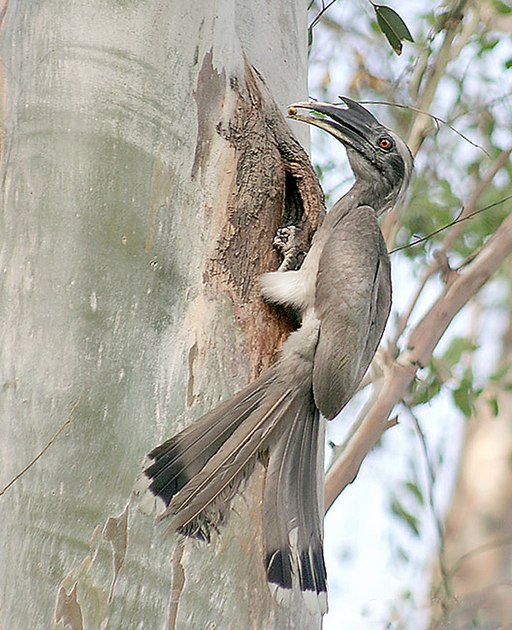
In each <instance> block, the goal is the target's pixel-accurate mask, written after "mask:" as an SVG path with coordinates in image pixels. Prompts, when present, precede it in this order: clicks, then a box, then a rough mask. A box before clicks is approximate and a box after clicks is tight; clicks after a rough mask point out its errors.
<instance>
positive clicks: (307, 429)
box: [264, 397, 327, 613]
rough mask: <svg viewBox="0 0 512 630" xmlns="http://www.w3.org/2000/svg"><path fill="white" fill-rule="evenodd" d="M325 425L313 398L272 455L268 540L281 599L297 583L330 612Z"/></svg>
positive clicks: (314, 605)
mask: <svg viewBox="0 0 512 630" xmlns="http://www.w3.org/2000/svg"><path fill="white" fill-rule="evenodd" d="M321 422H322V420H321V419H320V417H319V412H318V409H317V408H316V406H315V404H314V402H313V400H312V397H311V399H310V400H309V401H305V402H304V404H303V405H302V406H301V407H300V408H299V409H297V412H296V414H295V417H294V418H293V424H292V425H291V427H290V430H289V431H286V432H285V433H284V435H283V436H282V437H281V438H280V440H279V443H278V444H277V445H276V447H275V448H274V449H273V450H272V451H271V455H270V461H269V466H268V472H267V479H266V485H265V497H264V510H265V516H264V519H265V523H266V524H268V526H266V527H265V529H264V538H265V550H266V563H267V576H268V581H269V582H270V584H271V585H273V587H274V589H275V592H276V596H277V598H278V599H280V594H282V593H283V590H282V589H285V590H288V589H291V588H293V584H294V580H295V579H296V581H297V582H298V586H299V588H300V590H301V591H302V592H303V593H304V594H305V596H306V602H307V603H308V606H309V607H310V608H311V609H312V610H317V611H318V610H319V611H320V612H321V613H325V612H326V611H327V575H326V571H325V563H324V556H323V526H322V519H321V517H320V502H319V494H318V483H319V480H318V475H317V465H318V464H317V462H318V453H319V449H320V448H321V444H320V439H321V438H323V431H322V425H321ZM322 452H323V450H322ZM294 576H296V578H295V577H294Z"/></svg>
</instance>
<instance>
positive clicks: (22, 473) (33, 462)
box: [0, 399, 80, 497]
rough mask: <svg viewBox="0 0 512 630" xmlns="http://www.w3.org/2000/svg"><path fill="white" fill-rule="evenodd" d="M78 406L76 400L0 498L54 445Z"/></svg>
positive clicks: (78, 401)
mask: <svg viewBox="0 0 512 630" xmlns="http://www.w3.org/2000/svg"><path fill="white" fill-rule="evenodd" d="M79 404H80V399H78V400H77V401H76V402H75V403H74V404H73V406H72V407H71V411H70V412H69V413H68V416H67V418H66V420H65V421H64V423H63V424H62V426H61V427H60V428H59V429H58V430H57V431H56V432H55V433H54V434H53V435H52V437H51V438H50V441H49V442H48V444H47V445H46V446H45V447H44V448H43V450H42V451H40V452H39V453H38V454H37V455H36V457H34V459H33V460H32V461H31V462H30V463H29V464H28V465H27V466H25V468H24V469H23V470H22V471H21V472H19V473H18V474H17V475H16V477H14V479H11V481H9V483H8V484H7V485H6V486H5V488H3V490H2V491H0V497H1V496H3V495H4V494H5V492H7V490H9V488H11V487H12V486H13V485H14V484H15V483H16V482H17V481H18V479H19V478H20V477H22V476H23V475H24V474H25V473H26V472H27V471H28V470H29V469H30V468H32V466H33V465H34V464H35V463H36V462H37V461H38V460H39V459H41V457H42V456H43V455H44V454H45V453H46V451H47V450H48V449H49V448H50V447H51V446H53V444H54V443H55V440H56V439H57V438H58V437H59V435H60V434H61V433H62V432H63V431H64V429H65V428H66V427H67V426H68V424H70V423H71V418H72V416H73V414H74V412H75V410H76V408H77V407H78V405H79Z"/></svg>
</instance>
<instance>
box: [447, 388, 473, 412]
mask: <svg viewBox="0 0 512 630" xmlns="http://www.w3.org/2000/svg"><path fill="white" fill-rule="evenodd" d="M452 396H453V402H454V403H455V404H456V405H457V407H458V408H459V409H460V411H462V413H463V414H464V415H465V416H466V418H469V417H470V416H471V412H472V411H473V407H472V405H471V401H470V396H469V392H468V390H467V389H465V388H461V387H459V389H456V390H455V391H454V392H453V393H452Z"/></svg>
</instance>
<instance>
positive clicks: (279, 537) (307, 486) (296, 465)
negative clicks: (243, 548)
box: [144, 360, 326, 609]
mask: <svg viewBox="0 0 512 630" xmlns="http://www.w3.org/2000/svg"><path fill="white" fill-rule="evenodd" d="M283 368H284V369H283ZM292 369H293V372H292V373H293V378H289V376H290V371H292ZM286 375H288V378H286ZM319 435H320V419H319V415H318V410H317V409H316V407H315V405H314V402H313V397H312V391H311V369H310V368H309V366H307V364H306V363H304V361H303V360H302V361H301V362H300V363H298V364H295V365H293V368H292V366H290V365H287V363H286V361H285V362H284V363H283V362H278V363H277V364H276V365H275V366H274V367H273V368H271V369H270V370H268V371H267V372H265V373H264V374H263V375H262V376H260V378H259V379H257V380H256V381H254V382H253V383H251V384H250V385H248V386H247V387H245V388H244V389H243V390H241V391H240V392H239V393H237V394H235V396H233V397H232V398H230V399H229V400H227V401H225V402H224V403H222V404H221V405H220V406H219V407H217V408H216V409H214V410H213V411H211V412H209V413H207V414H206V415H204V416H203V417H202V418H200V419H199V420H198V421H196V422H194V423H193V424H192V425H191V426H190V427H188V428H187V429H185V430H184V431H182V432H181V433H179V434H177V435H176V436H174V437H172V438H171V439H169V440H167V441H166V442H164V443H163V444H161V445H160V446H158V447H157V448H155V449H154V450H153V451H152V452H151V453H150V454H149V457H150V458H151V459H152V460H153V463H152V464H151V465H150V466H149V467H148V468H147V469H146V470H145V471H144V473H145V475H146V477H147V478H148V479H149V490H150V491H151V493H152V494H153V495H155V496H157V497H160V498H161V499H162V500H163V501H164V503H165V506H166V510H165V512H164V514H162V517H161V518H165V517H171V520H170V528H171V529H172V530H173V531H177V532H179V533H181V534H184V535H186V536H194V537H198V538H201V539H203V540H206V541H209V540H210V534H211V531H212V530H213V529H217V528H218V526H219V525H220V524H221V523H222V522H223V520H224V518H225V516H226V512H227V509H228V506H229V502H230V500H231V499H232V498H233V496H234V495H235V493H236V492H237V491H238V489H239V487H240V483H241V481H242V480H243V479H244V478H245V477H247V476H248V475H249V474H250V473H251V471H252V468H253V466H254V462H255V461H256V460H257V458H258V457H262V456H265V459H266V457H267V453H268V470H267V479H266V485H265V497H264V541H265V548H266V558H267V560H266V562H267V575H268V580H269V583H270V584H271V585H273V586H275V587H276V588H277V589H279V588H281V589H292V588H293V587H294V586H297V587H298V588H300V589H301V590H302V591H304V592H305V593H310V594H314V595H315V596H316V595H320V597H321V599H322V598H323V600H325V599H326V598H325V595H326V577H325V567H324V561H323V553H322V524H321V518H320V513H319V503H318V488H317V474H316V468H317V453H318V447H319V444H318V442H319ZM320 608H321V609H323V608H324V606H323V605H321V606H320Z"/></svg>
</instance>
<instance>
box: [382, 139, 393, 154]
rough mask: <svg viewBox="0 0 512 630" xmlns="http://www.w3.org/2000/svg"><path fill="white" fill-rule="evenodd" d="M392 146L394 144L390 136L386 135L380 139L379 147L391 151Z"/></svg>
mask: <svg viewBox="0 0 512 630" xmlns="http://www.w3.org/2000/svg"><path fill="white" fill-rule="evenodd" d="M392 146H393V143H392V142H391V140H390V139H389V138H386V137H384V138H381V139H380V140H379V147H380V148H381V149H384V151H389V150H390V149H391V147H392Z"/></svg>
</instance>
